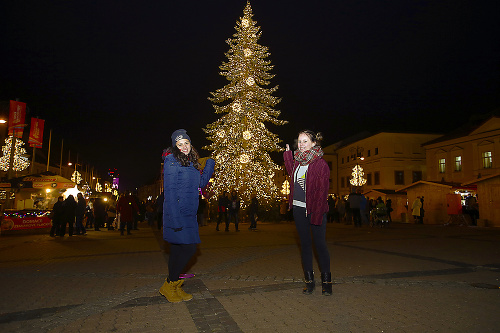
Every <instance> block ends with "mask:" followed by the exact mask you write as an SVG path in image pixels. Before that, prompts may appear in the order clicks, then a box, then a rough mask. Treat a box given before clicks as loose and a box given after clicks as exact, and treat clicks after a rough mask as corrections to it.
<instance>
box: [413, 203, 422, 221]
mask: <svg viewBox="0 0 500 333" xmlns="http://www.w3.org/2000/svg"><path fill="white" fill-rule="evenodd" d="M421 208H422V201H420V197H417V198H416V199H415V200H414V201H413V204H412V205H411V209H412V215H413V221H414V223H415V224H419V223H420V210H421Z"/></svg>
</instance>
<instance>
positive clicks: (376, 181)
mask: <svg viewBox="0 0 500 333" xmlns="http://www.w3.org/2000/svg"><path fill="white" fill-rule="evenodd" d="M373 178H374V179H373V183H374V185H380V172H378V171H375V172H374V173H373Z"/></svg>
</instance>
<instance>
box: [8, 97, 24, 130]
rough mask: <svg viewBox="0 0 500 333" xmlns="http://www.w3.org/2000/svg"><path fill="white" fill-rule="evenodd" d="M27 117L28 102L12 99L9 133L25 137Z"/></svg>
mask: <svg viewBox="0 0 500 333" xmlns="http://www.w3.org/2000/svg"><path fill="white" fill-rule="evenodd" d="M25 117H26V103H23V102H16V101H10V113H9V135H12V134H13V133H14V132H15V133H16V137H18V138H22V137H23V130H24V118H25Z"/></svg>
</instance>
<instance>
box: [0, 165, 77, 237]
mask: <svg viewBox="0 0 500 333" xmlns="http://www.w3.org/2000/svg"><path fill="white" fill-rule="evenodd" d="M0 185H2V186H3V187H1V188H0V190H1V192H2V194H3V201H4V203H3V204H6V202H5V201H6V196H7V194H8V193H10V194H11V202H10V203H11V204H10V205H9V207H10V208H6V209H4V216H3V219H2V224H1V228H2V233H4V232H6V231H7V232H9V231H14V230H26V229H41V228H50V227H51V219H50V217H49V215H50V211H51V209H52V206H53V205H54V203H56V202H57V198H58V197H59V196H60V195H63V193H64V192H65V191H66V190H67V189H70V188H74V187H75V186H76V185H75V183H74V182H72V181H71V180H69V179H66V178H64V177H61V176H58V175H54V174H52V173H49V172H46V173H42V174H36V175H28V176H25V177H20V178H15V179H12V180H10V181H9V182H4V183H1V184H0ZM9 185H10V187H9Z"/></svg>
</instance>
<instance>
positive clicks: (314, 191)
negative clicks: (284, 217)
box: [283, 130, 332, 296]
mask: <svg viewBox="0 0 500 333" xmlns="http://www.w3.org/2000/svg"><path fill="white" fill-rule="evenodd" d="M321 139H322V136H321V134H320V133H314V132H313V131H310V130H304V131H301V132H300V133H299V137H298V140H297V145H298V147H297V148H298V149H297V150H295V151H294V152H292V151H291V150H290V147H289V145H288V144H287V145H286V151H285V152H284V153H283V158H284V160H285V167H286V170H287V173H288V175H290V177H292V179H293V186H291V189H290V197H289V207H290V209H293V218H294V220H295V226H296V228H297V232H298V234H299V237H300V247H301V256H302V266H303V268H304V277H305V282H306V287H305V288H304V290H303V292H304V294H312V292H313V291H314V287H315V282H314V273H313V262H312V258H313V251H312V241H311V235H312V239H313V240H314V245H315V247H316V251H317V253H318V264H319V267H320V270H321V282H322V294H323V295H326V296H329V295H331V294H332V274H331V272H330V253H329V252H328V247H327V245H326V237H325V235H326V214H327V213H328V202H327V199H328V188H329V178H330V169H329V168H328V164H327V163H326V161H325V160H324V159H323V158H322V156H323V150H322V149H321V146H320V142H321Z"/></svg>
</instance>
